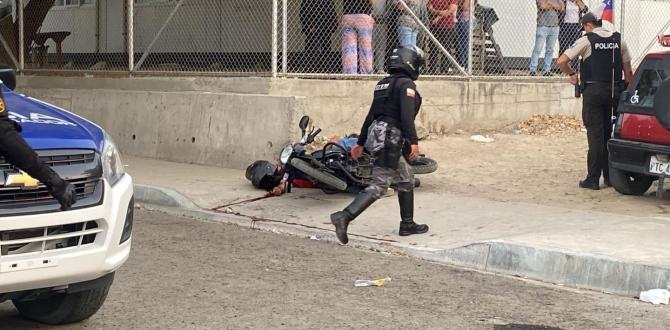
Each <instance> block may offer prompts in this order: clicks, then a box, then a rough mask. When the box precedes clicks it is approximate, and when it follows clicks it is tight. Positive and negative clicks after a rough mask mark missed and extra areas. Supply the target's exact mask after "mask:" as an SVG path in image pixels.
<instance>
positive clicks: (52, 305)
mask: <svg viewBox="0 0 670 330" xmlns="http://www.w3.org/2000/svg"><path fill="white" fill-rule="evenodd" d="M110 286H111V283H109V284H108V285H106V286H103V287H99V288H95V289H90V290H86V291H79V292H73V293H58V294H55V295H52V296H49V297H46V298H43V299H36V300H27V301H21V300H15V301H13V303H14V306H16V309H18V310H19V313H21V316H23V317H25V318H26V319H29V320H33V321H37V322H40V323H46V324H53V325H57V324H68V323H74V322H79V321H82V320H85V319H87V318H89V317H91V316H93V314H95V313H96V312H97V311H98V310H99V309H100V307H101V306H102V304H103V303H104V302H105V299H106V298H107V292H109V287H110Z"/></svg>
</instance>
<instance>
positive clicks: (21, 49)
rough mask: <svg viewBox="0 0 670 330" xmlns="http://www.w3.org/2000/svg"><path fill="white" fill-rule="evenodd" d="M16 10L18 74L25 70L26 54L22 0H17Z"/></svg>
mask: <svg viewBox="0 0 670 330" xmlns="http://www.w3.org/2000/svg"><path fill="white" fill-rule="evenodd" d="M17 4H18V6H17V8H16V10H17V12H16V14H17V16H18V20H19V72H23V70H25V68H26V54H25V40H24V37H25V36H24V33H25V32H24V31H23V24H24V21H23V0H18V2H17Z"/></svg>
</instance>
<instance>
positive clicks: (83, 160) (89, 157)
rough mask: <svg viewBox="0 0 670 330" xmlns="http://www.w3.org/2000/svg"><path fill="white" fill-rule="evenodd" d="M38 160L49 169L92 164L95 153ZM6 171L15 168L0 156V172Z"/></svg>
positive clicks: (49, 156) (42, 157)
mask: <svg viewBox="0 0 670 330" xmlns="http://www.w3.org/2000/svg"><path fill="white" fill-rule="evenodd" d="M78 152H81V151H78ZM40 160H42V161H43V162H44V163H45V164H47V165H49V166H51V167H54V166H67V165H75V164H87V163H92V162H93V161H94V160H95V153H94V152H93V151H85V152H83V153H73V154H60V155H58V154H56V155H47V156H41V155H40ZM6 170H17V168H16V167H14V166H12V165H11V164H9V163H8V162H7V161H6V160H5V159H4V158H3V157H2V156H0V171H6Z"/></svg>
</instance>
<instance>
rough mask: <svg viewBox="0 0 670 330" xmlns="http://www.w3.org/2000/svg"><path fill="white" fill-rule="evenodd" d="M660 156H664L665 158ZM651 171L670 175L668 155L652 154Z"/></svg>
mask: <svg viewBox="0 0 670 330" xmlns="http://www.w3.org/2000/svg"><path fill="white" fill-rule="evenodd" d="M658 158H663V160H660V159H658ZM649 172H650V173H656V174H665V175H668V176H670V161H667V156H661V157H656V156H651V159H650V160H649Z"/></svg>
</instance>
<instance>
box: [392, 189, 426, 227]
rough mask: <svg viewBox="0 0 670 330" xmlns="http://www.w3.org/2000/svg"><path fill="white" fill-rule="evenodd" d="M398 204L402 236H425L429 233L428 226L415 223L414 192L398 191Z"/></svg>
mask: <svg viewBox="0 0 670 330" xmlns="http://www.w3.org/2000/svg"><path fill="white" fill-rule="evenodd" d="M398 203H399V204H400V230H398V234H399V235H400V236H408V235H412V234H423V233H426V232H428V225H420V224H417V223H415V222H414V191H413V190H412V191H409V192H407V191H398Z"/></svg>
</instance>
